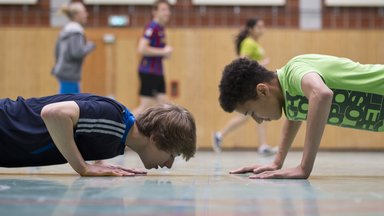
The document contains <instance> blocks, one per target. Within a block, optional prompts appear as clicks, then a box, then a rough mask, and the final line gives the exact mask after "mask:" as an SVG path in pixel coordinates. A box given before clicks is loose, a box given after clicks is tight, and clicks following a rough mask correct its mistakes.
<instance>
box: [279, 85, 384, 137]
mask: <svg viewBox="0 0 384 216" xmlns="http://www.w3.org/2000/svg"><path fill="white" fill-rule="evenodd" d="M332 91H333V92H334V97H333V101H332V106H331V111H330V114H329V117H328V124H331V125H337V126H340V127H347V128H355V129H362V130H369V131H384V96H382V95H378V94H372V93H364V92H358V91H348V90H340V89H332ZM286 103H287V104H286V112H285V113H286V116H287V118H288V119H289V120H298V121H302V120H306V119H307V114H308V99H307V98H306V97H304V96H301V95H290V94H289V92H286Z"/></svg>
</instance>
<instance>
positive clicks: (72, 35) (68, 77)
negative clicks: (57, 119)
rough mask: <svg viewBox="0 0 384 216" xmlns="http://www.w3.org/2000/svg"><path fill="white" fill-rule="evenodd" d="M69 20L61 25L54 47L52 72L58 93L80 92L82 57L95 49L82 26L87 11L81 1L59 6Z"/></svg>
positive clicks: (85, 21)
mask: <svg viewBox="0 0 384 216" xmlns="http://www.w3.org/2000/svg"><path fill="white" fill-rule="evenodd" d="M61 12H63V13H64V14H65V15H66V16H67V17H68V18H69V20H70V21H69V22H68V23H67V24H66V25H65V26H64V27H63V29H62V30H61V32H60V35H59V38H58V40H57V42H56V48H55V60H56V63H55V66H54V67H53V69H52V74H53V75H54V76H55V77H56V78H57V80H58V81H59V84H60V90H59V93H60V94H68V93H80V80H81V70H82V69H81V68H82V64H83V61H84V58H85V57H86V55H87V54H89V53H90V52H91V51H93V50H94V49H95V44H94V43H93V42H91V41H87V39H86V38H85V34H84V26H85V24H86V23H87V17H88V13H87V10H86V8H85V6H84V5H83V4H82V3H81V2H72V3H69V4H68V5H64V6H62V8H61Z"/></svg>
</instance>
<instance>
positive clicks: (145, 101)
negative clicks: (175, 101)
mask: <svg viewBox="0 0 384 216" xmlns="http://www.w3.org/2000/svg"><path fill="white" fill-rule="evenodd" d="M155 104H156V100H155V98H153V97H149V96H144V95H140V104H139V106H138V107H137V108H136V109H135V110H133V114H134V116H137V115H139V114H140V113H141V112H143V111H144V110H145V109H147V108H149V107H151V106H153V105H155Z"/></svg>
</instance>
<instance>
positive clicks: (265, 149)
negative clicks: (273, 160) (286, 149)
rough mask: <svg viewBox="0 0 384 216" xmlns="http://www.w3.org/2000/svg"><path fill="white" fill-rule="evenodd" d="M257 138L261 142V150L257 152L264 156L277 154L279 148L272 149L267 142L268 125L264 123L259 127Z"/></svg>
mask: <svg viewBox="0 0 384 216" xmlns="http://www.w3.org/2000/svg"><path fill="white" fill-rule="evenodd" d="M256 127H257V135H258V136H257V138H258V141H259V148H258V149H257V152H258V153H259V154H263V155H270V154H275V153H277V147H272V146H270V145H269V144H268V142H267V123H266V122H263V123H262V124H258V125H257V126H256Z"/></svg>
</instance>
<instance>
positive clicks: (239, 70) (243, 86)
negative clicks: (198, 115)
mask: <svg viewBox="0 0 384 216" xmlns="http://www.w3.org/2000/svg"><path fill="white" fill-rule="evenodd" d="M275 77H276V73H274V72H272V71H269V70H267V69H266V68H264V67H263V66H261V65H260V64H259V63H258V62H257V61H254V60H251V59H248V58H238V59H236V60H234V61H232V62H231V63H230V64H229V65H227V66H226V67H225V68H224V71H223V75H222V77H221V81H220V85H219V91H220V96H219V101H220V106H221V107H222V108H223V110H224V111H226V112H233V111H234V110H235V108H236V106H237V105H239V104H244V103H245V102H246V101H248V100H256V99H257V92H256V86H257V85H258V84H259V83H263V82H269V81H271V80H272V79H274V78H275Z"/></svg>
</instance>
